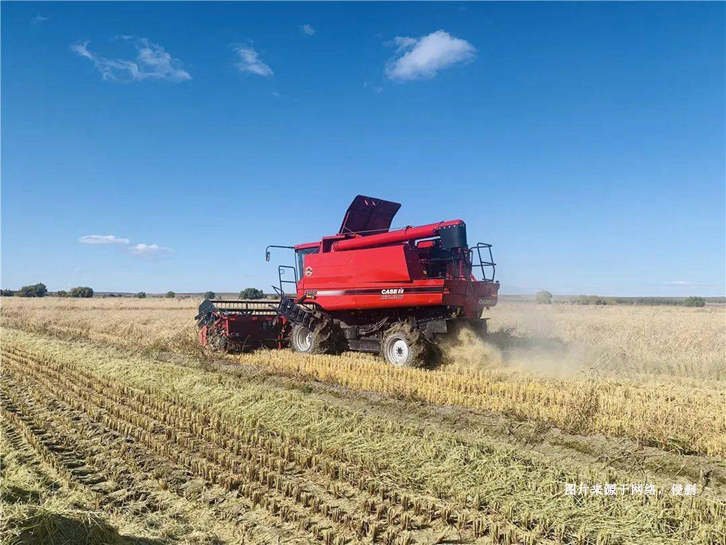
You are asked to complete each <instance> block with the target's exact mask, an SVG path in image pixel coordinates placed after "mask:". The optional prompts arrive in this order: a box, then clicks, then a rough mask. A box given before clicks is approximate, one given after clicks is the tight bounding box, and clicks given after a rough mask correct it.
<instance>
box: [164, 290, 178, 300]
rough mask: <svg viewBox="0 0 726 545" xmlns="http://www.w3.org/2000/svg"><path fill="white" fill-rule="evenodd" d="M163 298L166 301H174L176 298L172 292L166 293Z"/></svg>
mask: <svg viewBox="0 0 726 545" xmlns="http://www.w3.org/2000/svg"><path fill="white" fill-rule="evenodd" d="M164 297H166V298H167V299H174V297H176V293H174V292H173V291H167V292H166V295H165V296H164Z"/></svg>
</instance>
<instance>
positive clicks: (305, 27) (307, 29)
mask: <svg viewBox="0 0 726 545" xmlns="http://www.w3.org/2000/svg"><path fill="white" fill-rule="evenodd" d="M300 30H302V33H303V34H305V35H306V36H315V33H316V32H317V31H316V30H315V29H314V28H313V27H311V26H310V25H303V26H302V28H301V29H300Z"/></svg>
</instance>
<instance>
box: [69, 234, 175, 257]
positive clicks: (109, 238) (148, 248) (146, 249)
mask: <svg viewBox="0 0 726 545" xmlns="http://www.w3.org/2000/svg"><path fill="white" fill-rule="evenodd" d="M78 242H80V243H81V244H91V245H94V246H117V247H122V248H123V249H124V250H123V251H124V252H127V253H130V254H133V255H135V256H138V257H141V258H144V259H154V258H157V257H162V256H165V255H169V254H171V253H172V250H171V248H164V247H163V246H159V245H158V244H135V245H133V246H129V245H130V244H131V241H130V240H129V239H127V238H120V237H117V236H115V235H85V236H82V237H81V238H79V239H78Z"/></svg>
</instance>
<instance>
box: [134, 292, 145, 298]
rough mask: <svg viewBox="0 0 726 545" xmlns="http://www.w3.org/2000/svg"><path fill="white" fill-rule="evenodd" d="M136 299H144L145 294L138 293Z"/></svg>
mask: <svg viewBox="0 0 726 545" xmlns="http://www.w3.org/2000/svg"><path fill="white" fill-rule="evenodd" d="M136 297H138V298H139V299H146V292H145V291H140V292H139V293H137V294H136Z"/></svg>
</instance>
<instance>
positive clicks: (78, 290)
mask: <svg viewBox="0 0 726 545" xmlns="http://www.w3.org/2000/svg"><path fill="white" fill-rule="evenodd" d="M70 296H71V297H83V298H86V299H87V298H90V297H93V290H92V289H91V288H89V287H88V286H77V287H75V288H71V293H70Z"/></svg>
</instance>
